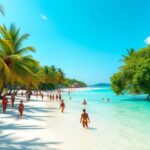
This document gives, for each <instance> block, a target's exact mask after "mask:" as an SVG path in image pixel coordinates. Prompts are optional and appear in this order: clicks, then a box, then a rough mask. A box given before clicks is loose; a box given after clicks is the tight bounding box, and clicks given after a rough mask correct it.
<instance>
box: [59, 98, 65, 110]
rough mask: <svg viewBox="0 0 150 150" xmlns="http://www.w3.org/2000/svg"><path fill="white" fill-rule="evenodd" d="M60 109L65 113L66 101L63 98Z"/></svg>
mask: <svg viewBox="0 0 150 150" xmlns="http://www.w3.org/2000/svg"><path fill="white" fill-rule="evenodd" d="M60 109H61V112H62V113H63V112H64V109H65V103H64V101H63V100H62V101H61V103H60Z"/></svg>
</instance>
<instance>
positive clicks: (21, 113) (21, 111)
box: [18, 101, 24, 118]
mask: <svg viewBox="0 0 150 150" xmlns="http://www.w3.org/2000/svg"><path fill="white" fill-rule="evenodd" d="M18 111H19V115H18V118H19V117H22V116H23V111H24V104H23V101H20V104H19V107H18Z"/></svg>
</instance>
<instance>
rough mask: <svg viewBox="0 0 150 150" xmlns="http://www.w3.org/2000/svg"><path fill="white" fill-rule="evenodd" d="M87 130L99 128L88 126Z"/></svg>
mask: <svg viewBox="0 0 150 150" xmlns="http://www.w3.org/2000/svg"><path fill="white" fill-rule="evenodd" d="M86 129H87V130H97V128H92V127H88V128H86Z"/></svg>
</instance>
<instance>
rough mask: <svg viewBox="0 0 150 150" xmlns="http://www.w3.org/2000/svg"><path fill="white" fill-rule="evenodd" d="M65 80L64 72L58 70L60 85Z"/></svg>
mask: <svg viewBox="0 0 150 150" xmlns="http://www.w3.org/2000/svg"><path fill="white" fill-rule="evenodd" d="M64 80H65V74H64V72H63V71H62V70H61V69H60V68H58V71H57V82H58V84H62V83H63V82H64Z"/></svg>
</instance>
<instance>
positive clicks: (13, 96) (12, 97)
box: [11, 93, 15, 108]
mask: <svg viewBox="0 0 150 150" xmlns="http://www.w3.org/2000/svg"><path fill="white" fill-rule="evenodd" d="M14 102H15V94H14V93H13V94H12V95H11V107H12V108H13V107H14Z"/></svg>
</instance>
